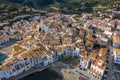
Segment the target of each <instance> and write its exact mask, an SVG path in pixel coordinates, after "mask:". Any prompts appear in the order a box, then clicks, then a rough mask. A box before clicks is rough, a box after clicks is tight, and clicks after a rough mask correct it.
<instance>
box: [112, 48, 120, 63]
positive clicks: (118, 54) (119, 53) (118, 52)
mask: <svg viewBox="0 0 120 80" xmlns="http://www.w3.org/2000/svg"><path fill="white" fill-rule="evenodd" d="M113 54H114V63H116V64H119V65H120V48H114V49H113Z"/></svg>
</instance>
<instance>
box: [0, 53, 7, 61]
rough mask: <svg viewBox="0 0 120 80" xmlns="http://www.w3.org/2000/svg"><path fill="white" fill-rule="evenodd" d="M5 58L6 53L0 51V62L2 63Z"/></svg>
mask: <svg viewBox="0 0 120 80" xmlns="http://www.w3.org/2000/svg"><path fill="white" fill-rule="evenodd" d="M6 58H7V55H5V54H1V53H0V63H2V62H3V61H4V60H5V59H6Z"/></svg>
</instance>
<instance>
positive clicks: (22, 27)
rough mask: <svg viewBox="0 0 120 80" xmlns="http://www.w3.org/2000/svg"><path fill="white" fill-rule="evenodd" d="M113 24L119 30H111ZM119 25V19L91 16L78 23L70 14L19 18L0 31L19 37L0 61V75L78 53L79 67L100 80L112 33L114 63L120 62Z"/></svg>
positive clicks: (10, 75)
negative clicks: (81, 24)
mask: <svg viewBox="0 0 120 80" xmlns="http://www.w3.org/2000/svg"><path fill="white" fill-rule="evenodd" d="M115 27H116V28H117V29H118V31H115V32H113V31H112V30H114V28H115ZM119 28H120V21H119V20H111V19H109V18H105V19H101V18H94V19H92V20H87V22H86V23H85V24H84V26H80V25H77V23H75V22H74V21H73V20H72V19H71V16H69V15H63V14H55V13H51V14H46V15H45V16H44V17H40V18H38V16H37V17H34V20H32V21H25V20H22V21H19V22H16V23H14V24H13V25H12V27H9V26H5V27H4V30H3V31H1V36H6V37H4V38H5V40H9V38H12V39H17V40H21V41H18V42H17V43H16V44H15V45H14V46H13V51H12V53H11V54H10V56H9V58H8V59H6V60H5V61H4V62H3V63H2V64H1V65H0V75H1V76H0V79H1V78H10V77H12V76H15V75H17V74H20V73H22V72H24V71H27V70H30V69H31V68H33V67H35V66H36V67H42V66H47V65H49V64H52V63H53V62H56V61H57V60H59V58H61V57H62V55H69V56H72V57H75V56H79V57H80V64H79V66H80V69H83V70H87V71H88V73H89V74H90V75H92V76H93V77H94V78H96V79H98V80H100V79H101V78H102V76H103V74H104V71H105V68H106V55H107V54H108V53H109V51H108V47H107V45H108V43H109V38H111V37H113V46H114V49H113V53H114V57H115V58H114V60H115V63H118V64H120V57H119V56H120V47H119V46H120V44H119V43H120V32H119ZM3 34H4V35H3ZM8 34H9V36H8ZM4 38H0V39H4ZM5 40H3V41H5ZM0 43H2V40H1V41H0Z"/></svg>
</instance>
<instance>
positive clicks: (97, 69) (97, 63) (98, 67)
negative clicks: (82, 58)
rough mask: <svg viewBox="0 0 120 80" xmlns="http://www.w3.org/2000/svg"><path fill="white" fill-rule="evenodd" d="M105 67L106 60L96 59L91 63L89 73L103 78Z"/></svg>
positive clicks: (97, 77)
mask: <svg viewBox="0 0 120 80" xmlns="http://www.w3.org/2000/svg"><path fill="white" fill-rule="evenodd" d="M105 67H106V63H105V62H104V61H102V60H99V59H96V60H94V61H93V62H92V64H91V67H90V70H89V74H90V75H92V76H93V77H94V78H96V79H98V80H101V77H102V76H103V73H104V70H105Z"/></svg>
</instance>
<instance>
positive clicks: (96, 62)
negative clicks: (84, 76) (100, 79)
mask: <svg viewBox="0 0 120 80" xmlns="http://www.w3.org/2000/svg"><path fill="white" fill-rule="evenodd" d="M92 65H94V66H97V67H98V68H100V69H101V70H104V69H105V66H106V63H105V62H104V61H102V60H99V59H96V60H94V61H93V63H92Z"/></svg>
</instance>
